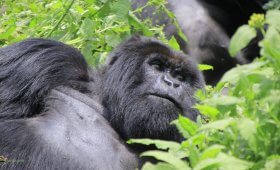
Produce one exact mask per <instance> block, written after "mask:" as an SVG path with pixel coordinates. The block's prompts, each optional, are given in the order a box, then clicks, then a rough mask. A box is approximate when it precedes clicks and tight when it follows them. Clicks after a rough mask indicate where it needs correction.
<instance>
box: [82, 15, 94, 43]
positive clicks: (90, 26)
mask: <svg viewBox="0 0 280 170" xmlns="http://www.w3.org/2000/svg"><path fill="white" fill-rule="evenodd" d="M93 31H94V23H93V21H92V20H91V19H89V18H86V19H84V20H83V23H82V25H81V28H80V32H81V33H82V34H83V36H84V37H85V38H86V39H90V38H91V37H92V35H93Z"/></svg>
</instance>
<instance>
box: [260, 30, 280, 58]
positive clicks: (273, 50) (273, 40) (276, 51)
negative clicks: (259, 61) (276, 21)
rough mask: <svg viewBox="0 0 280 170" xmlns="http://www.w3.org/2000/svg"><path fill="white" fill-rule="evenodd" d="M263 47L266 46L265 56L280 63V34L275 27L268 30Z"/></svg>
mask: <svg viewBox="0 0 280 170" xmlns="http://www.w3.org/2000/svg"><path fill="white" fill-rule="evenodd" d="M262 45H263V46H264V55H265V56H266V57H269V58H272V59H273V58H274V59H276V61H278V63H280V34H279V32H278V31H277V30H276V29H275V28H274V27H269V28H268V30H267V32H266V35H265V39H264V41H263V43H262Z"/></svg>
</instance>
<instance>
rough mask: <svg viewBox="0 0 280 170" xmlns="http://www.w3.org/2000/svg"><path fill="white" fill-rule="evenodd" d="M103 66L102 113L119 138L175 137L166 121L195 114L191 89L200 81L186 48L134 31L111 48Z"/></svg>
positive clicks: (201, 84) (172, 128) (172, 138)
mask: <svg viewBox="0 0 280 170" xmlns="http://www.w3.org/2000/svg"><path fill="white" fill-rule="evenodd" d="M105 70H106V71H105V74H104V76H103V78H104V79H103V85H104V86H103V93H102V94H103V95H104V96H102V98H103V101H102V102H103V105H104V107H105V108H106V111H105V117H106V118H107V120H109V122H110V123H111V124H112V126H113V128H114V129H115V130H117V132H118V133H119V134H120V135H121V137H123V138H124V139H129V138H157V139H168V140H179V139H180V135H179V134H178V132H177V130H176V128H175V127H172V126H170V122H171V121H172V120H174V119H176V118H178V115H179V114H183V115H185V116H187V117H189V118H190V119H192V120H195V119H196V117H197V115H198V112H197V110H195V109H192V108H191V107H192V105H193V104H194V103H195V100H194V98H193V93H194V92H195V89H197V88H202V87H203V84H204V82H203V78H202V76H201V74H200V72H199V71H198V69H197V66H196V64H195V63H194V62H193V61H192V60H191V58H190V57H188V56H186V55H185V54H183V53H181V52H175V51H173V50H172V49H171V48H169V47H168V46H166V45H165V44H163V43H161V42H159V41H157V40H155V39H150V38H144V37H139V36H135V37H133V38H131V39H129V40H128V41H126V42H124V43H123V44H122V45H120V46H119V47H118V48H117V50H116V51H114V52H113V53H112V54H111V56H110V57H109V63H108V65H107V66H106V68H105Z"/></svg>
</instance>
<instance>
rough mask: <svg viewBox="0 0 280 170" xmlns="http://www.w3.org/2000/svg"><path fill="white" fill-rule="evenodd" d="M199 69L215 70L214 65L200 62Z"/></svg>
mask: <svg viewBox="0 0 280 170" xmlns="http://www.w3.org/2000/svg"><path fill="white" fill-rule="evenodd" d="M198 69H199V70H201V71H204V70H214V67H213V66H211V65H207V64H198Z"/></svg>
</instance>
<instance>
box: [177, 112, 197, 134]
mask: <svg viewBox="0 0 280 170" xmlns="http://www.w3.org/2000/svg"><path fill="white" fill-rule="evenodd" d="M178 121H179V123H180V124H181V126H182V127H183V128H184V129H185V130H187V131H188V133H189V134H190V135H192V136H193V135H195V134H196V132H197V129H198V127H197V125H196V124H195V123H194V122H193V121H191V120H190V119H188V118H187V117H184V116H181V115H180V116H179V119H178Z"/></svg>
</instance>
